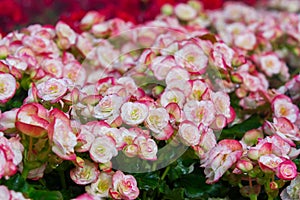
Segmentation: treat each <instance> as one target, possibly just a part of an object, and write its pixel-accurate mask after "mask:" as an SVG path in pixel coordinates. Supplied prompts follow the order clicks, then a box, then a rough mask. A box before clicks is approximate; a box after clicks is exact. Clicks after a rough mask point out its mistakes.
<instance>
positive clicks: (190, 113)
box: [183, 100, 216, 126]
mask: <svg viewBox="0 0 300 200" xmlns="http://www.w3.org/2000/svg"><path fill="white" fill-rule="evenodd" d="M183 112H184V113H185V116H186V118H187V120H189V121H191V122H194V123H195V124H196V125H200V123H203V124H204V125H205V126H209V125H210V124H211V123H212V122H213V121H214V119H215V114H216V110H215V106H214V104H213V103H212V101H209V100H203V101H195V100H192V101H189V102H187V103H186V104H185V105H184V108H183Z"/></svg>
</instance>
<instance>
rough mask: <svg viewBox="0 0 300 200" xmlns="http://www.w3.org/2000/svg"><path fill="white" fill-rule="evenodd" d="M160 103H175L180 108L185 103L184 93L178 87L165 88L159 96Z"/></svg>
mask: <svg viewBox="0 0 300 200" xmlns="http://www.w3.org/2000/svg"><path fill="white" fill-rule="evenodd" d="M160 103H161V105H162V106H163V107H166V106H167V105H168V104H169V103H176V104H177V105H178V106H179V107H180V108H182V107H183V104H184V103H185V95H184V93H183V92H182V91H180V90H178V89H172V90H165V91H164V92H163V94H162V95H161V97H160Z"/></svg>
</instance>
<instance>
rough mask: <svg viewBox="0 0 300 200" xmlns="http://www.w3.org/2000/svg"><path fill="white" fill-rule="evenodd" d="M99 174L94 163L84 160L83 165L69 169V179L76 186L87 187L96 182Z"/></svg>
mask: <svg viewBox="0 0 300 200" xmlns="http://www.w3.org/2000/svg"><path fill="white" fill-rule="evenodd" d="M99 173H100V171H99V170H98V165H97V164H96V163H93V162H90V161H89V160H84V162H83V165H81V166H76V168H74V169H71V171H70V177H71V179H72V180H73V181H74V182H75V183H76V184H78V185H87V184H89V183H92V182H94V181H96V179H97V177H98V175H99Z"/></svg>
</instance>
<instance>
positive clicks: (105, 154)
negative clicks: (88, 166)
mask: <svg viewBox="0 0 300 200" xmlns="http://www.w3.org/2000/svg"><path fill="white" fill-rule="evenodd" d="M89 152H90V156H91V158H92V160H93V161H95V162H97V163H106V162H108V161H110V160H111V159H112V157H114V156H116V155H117V154H118V151H117V149H116V143H115V141H114V140H113V139H112V138H111V137H109V136H105V135H103V136H99V137H97V138H96V139H95V140H94V141H93V143H92V145H91V148H90V151H89Z"/></svg>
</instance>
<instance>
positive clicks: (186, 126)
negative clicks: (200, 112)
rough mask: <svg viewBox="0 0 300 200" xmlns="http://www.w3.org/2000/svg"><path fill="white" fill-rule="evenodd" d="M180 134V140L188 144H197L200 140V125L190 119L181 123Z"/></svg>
mask: <svg viewBox="0 0 300 200" xmlns="http://www.w3.org/2000/svg"><path fill="white" fill-rule="evenodd" d="M178 134H179V137H180V140H181V141H182V142H183V143H184V144H185V145H187V146H191V145H197V144H198V143H199V141H200V131H199V130H198V127H197V126H196V125H195V124H193V123H192V122H189V121H183V122H182V123H180V125H179V129H178Z"/></svg>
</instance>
